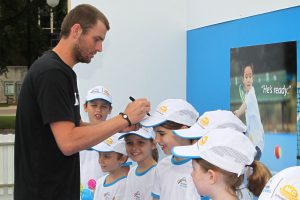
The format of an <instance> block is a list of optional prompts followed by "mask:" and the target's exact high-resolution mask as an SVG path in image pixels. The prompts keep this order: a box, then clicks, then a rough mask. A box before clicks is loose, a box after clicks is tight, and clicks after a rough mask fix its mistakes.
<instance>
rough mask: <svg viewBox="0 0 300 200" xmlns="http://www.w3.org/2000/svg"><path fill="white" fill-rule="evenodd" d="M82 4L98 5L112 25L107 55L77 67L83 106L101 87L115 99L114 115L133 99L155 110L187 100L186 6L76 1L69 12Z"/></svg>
mask: <svg viewBox="0 0 300 200" xmlns="http://www.w3.org/2000/svg"><path fill="white" fill-rule="evenodd" d="M80 3H88V4H92V5H94V6H96V7H97V8H98V9H99V10H101V11H102V12H103V13H104V14H105V15H106V16H107V17H108V19H109V21H110V25H111V30H110V31H109V32H108V34H107V36H106V39H105V41H104V47H103V49H104V50H103V52H102V53H98V54H97V55H96V56H95V57H94V59H93V60H92V62H91V63H90V64H78V65H77V66H76V67H75V71H76V73H77V77H78V86H79V92H80V95H81V103H83V102H84V97H85V94H86V91H87V90H88V89H89V88H91V87H93V86H95V85H99V84H100V85H104V86H105V87H107V88H108V89H109V90H110V92H111V94H112V96H113V107H114V108H113V114H116V113H119V112H120V111H122V110H123V109H124V107H125V105H126V104H127V103H128V102H129V99H128V97H129V96H130V95H132V96H133V97H135V98H138V97H147V98H148V99H149V100H150V101H151V103H152V108H154V107H155V106H156V105H157V104H158V103H159V102H161V101H162V100H164V99H166V98H185V96H186V78H185V77H186V70H185V69H186V2H184V1H181V0H164V1H161V0H152V1H144V0H126V1H118V0H109V1H107V0H76V1H75V0H73V1H71V8H74V7H75V6H76V5H78V4H80ZM82 117H83V118H84V119H85V118H86V116H85V114H82Z"/></svg>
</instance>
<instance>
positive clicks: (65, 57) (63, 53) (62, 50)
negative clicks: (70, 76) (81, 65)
mask: <svg viewBox="0 0 300 200" xmlns="http://www.w3.org/2000/svg"><path fill="white" fill-rule="evenodd" d="M53 51H54V52H55V53H56V54H57V55H58V56H59V57H60V59H62V61H63V62H64V63H66V64H67V65H68V66H70V67H71V68H73V67H74V65H75V64H76V62H75V59H74V56H73V54H72V53H73V51H72V46H71V44H70V42H68V41H67V40H66V39H63V38H62V39H61V40H60V41H59V42H58V44H57V45H56V46H55V47H54V48H53Z"/></svg>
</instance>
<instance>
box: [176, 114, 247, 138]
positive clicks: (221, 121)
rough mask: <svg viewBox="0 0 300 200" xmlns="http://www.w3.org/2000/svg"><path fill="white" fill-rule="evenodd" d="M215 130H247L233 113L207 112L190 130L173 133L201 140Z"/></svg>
mask: <svg viewBox="0 0 300 200" xmlns="http://www.w3.org/2000/svg"><path fill="white" fill-rule="evenodd" d="M215 128H232V129H235V130H237V131H240V132H246V130H247V127H246V125H245V124H244V123H243V122H242V121H241V120H240V119H239V118H238V117H237V116H235V115H234V114H233V113H232V112H231V111H228V110H215V111H208V112H205V113H204V114H203V115H201V116H200V117H199V119H198V121H197V122H196V123H195V124H194V125H193V126H191V127H190V128H188V129H179V130H173V133H174V134H175V135H177V136H179V137H182V138H187V139H199V138H201V137H202V136H203V135H204V134H206V133H207V132H209V131H210V130H212V129H215Z"/></svg>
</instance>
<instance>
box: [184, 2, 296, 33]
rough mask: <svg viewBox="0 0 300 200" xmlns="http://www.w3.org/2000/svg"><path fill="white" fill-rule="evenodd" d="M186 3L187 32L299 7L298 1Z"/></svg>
mask: <svg viewBox="0 0 300 200" xmlns="http://www.w3.org/2000/svg"><path fill="white" fill-rule="evenodd" d="M187 2H188V3H187V10H188V12H187V18H188V19H187V28H188V30H191V29H196V28H201V27H204V26H208V25H212V24H217V23H221V22H226V21H230V20H234V19H241V18H244V17H249V16H254V15H257V14H262V13H267V12H271V11H275V10H280V9H284V8H289V7H293V6H297V5H300V0H279V1H278V0H246V1H245V0H243V1H241V0H227V1H220V0H210V1H207V0H188V1H187ZM274 23H275V22H274Z"/></svg>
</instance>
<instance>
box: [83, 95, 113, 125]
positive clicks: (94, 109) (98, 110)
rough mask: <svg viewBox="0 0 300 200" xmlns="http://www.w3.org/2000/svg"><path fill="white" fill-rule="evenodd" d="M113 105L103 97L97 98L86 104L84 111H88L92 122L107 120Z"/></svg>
mask: <svg viewBox="0 0 300 200" xmlns="http://www.w3.org/2000/svg"><path fill="white" fill-rule="evenodd" d="M111 109H112V107H111V105H110V104H109V103H108V102H107V101H105V100H102V99H96V100H93V101H89V102H87V103H86V104H84V111H85V112H87V113H88V116H89V120H90V122H91V123H92V124H97V123H99V122H101V121H105V120H106V118H107V116H108V115H109V114H110V113H111Z"/></svg>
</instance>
